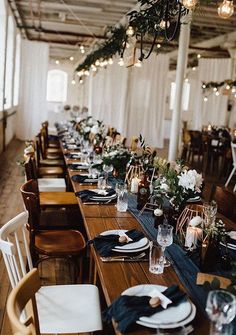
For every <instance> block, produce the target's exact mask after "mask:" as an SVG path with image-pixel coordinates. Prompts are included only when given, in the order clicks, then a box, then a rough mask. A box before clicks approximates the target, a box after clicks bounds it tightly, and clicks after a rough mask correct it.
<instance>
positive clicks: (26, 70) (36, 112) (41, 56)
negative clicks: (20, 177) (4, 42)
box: [16, 40, 49, 140]
mask: <svg viewBox="0 0 236 335" xmlns="http://www.w3.org/2000/svg"><path fill="white" fill-rule="evenodd" d="M48 61H49V46H48V44H47V43H41V42H31V41H27V40H22V55H21V62H22V63H21V83H20V95H19V110H18V113H17V114H18V127H17V131H16V135H17V137H18V138H19V139H22V140H26V139H32V138H33V137H34V136H35V135H36V134H37V133H38V132H39V130H40V127H41V123H42V122H43V121H45V120H46V119H47V105H46V88H47V72H48Z"/></svg>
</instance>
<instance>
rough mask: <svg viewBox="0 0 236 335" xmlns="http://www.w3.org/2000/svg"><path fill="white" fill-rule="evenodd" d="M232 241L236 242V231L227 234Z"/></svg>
mask: <svg viewBox="0 0 236 335" xmlns="http://www.w3.org/2000/svg"><path fill="white" fill-rule="evenodd" d="M227 234H228V235H229V237H230V238H231V239H232V240H236V231H235V230H231V231H229V232H228V233H227Z"/></svg>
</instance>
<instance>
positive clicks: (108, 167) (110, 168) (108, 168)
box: [102, 164, 114, 181]
mask: <svg viewBox="0 0 236 335" xmlns="http://www.w3.org/2000/svg"><path fill="white" fill-rule="evenodd" d="M102 168H103V171H104V172H105V179H106V181H107V179H108V174H109V172H112V171H113V169H114V168H113V165H112V164H110V165H108V164H103V167H102Z"/></svg>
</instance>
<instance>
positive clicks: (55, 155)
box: [47, 153, 62, 160]
mask: <svg viewBox="0 0 236 335" xmlns="http://www.w3.org/2000/svg"><path fill="white" fill-rule="evenodd" d="M47 159H50V160H52V159H53V160H55V159H56V160H58V159H60V160H61V159H62V154H51V153H47Z"/></svg>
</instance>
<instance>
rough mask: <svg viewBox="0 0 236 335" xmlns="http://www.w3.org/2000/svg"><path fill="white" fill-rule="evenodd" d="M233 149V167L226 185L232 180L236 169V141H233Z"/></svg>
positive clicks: (235, 188) (235, 186)
mask: <svg viewBox="0 0 236 335" xmlns="http://www.w3.org/2000/svg"><path fill="white" fill-rule="evenodd" d="M231 151H232V158H233V169H232V171H231V173H230V175H229V177H228V179H227V181H226V183H225V187H227V186H228V185H229V183H230V180H231V179H232V178H233V175H234V174H235V171H236V143H233V142H231ZM234 192H236V184H235V185H234Z"/></svg>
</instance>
